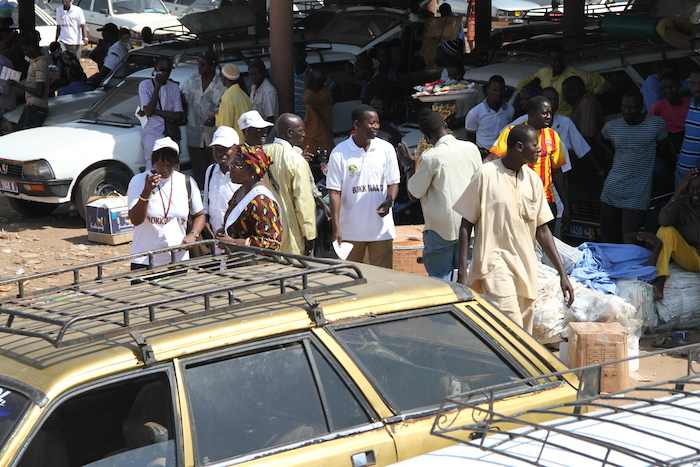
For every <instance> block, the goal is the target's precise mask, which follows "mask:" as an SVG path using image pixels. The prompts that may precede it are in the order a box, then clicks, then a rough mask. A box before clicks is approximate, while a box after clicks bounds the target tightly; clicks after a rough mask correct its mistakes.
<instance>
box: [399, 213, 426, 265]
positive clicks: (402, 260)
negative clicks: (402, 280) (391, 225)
mask: <svg viewBox="0 0 700 467" xmlns="http://www.w3.org/2000/svg"><path fill="white" fill-rule="evenodd" d="M422 257H423V226H422V225H397V226H396V238H395V239H394V264H393V269H395V270H396V271H404V272H412V273H414V274H420V275H423V276H427V275H428V271H426V270H425V266H423V262H422V261H421V262H420V263H419V262H418V258H422Z"/></svg>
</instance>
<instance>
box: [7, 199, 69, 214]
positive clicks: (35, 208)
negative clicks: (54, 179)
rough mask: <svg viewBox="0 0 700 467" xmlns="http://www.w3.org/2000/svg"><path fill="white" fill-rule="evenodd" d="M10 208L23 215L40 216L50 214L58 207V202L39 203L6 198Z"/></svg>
mask: <svg viewBox="0 0 700 467" xmlns="http://www.w3.org/2000/svg"><path fill="white" fill-rule="evenodd" d="M8 201H9V202H10V206H12V209H14V210H15V211H17V212H18V213H19V214H21V215H23V216H24V217H41V216H46V215H49V214H51V213H52V212H54V211H55V210H56V208H58V204H50V203H39V202H37V201H27V200H26V199H17V198H8Z"/></svg>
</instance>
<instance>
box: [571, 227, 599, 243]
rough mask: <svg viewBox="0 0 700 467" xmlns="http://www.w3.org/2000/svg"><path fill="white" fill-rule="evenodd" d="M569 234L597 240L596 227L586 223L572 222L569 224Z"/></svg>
mask: <svg viewBox="0 0 700 467" xmlns="http://www.w3.org/2000/svg"><path fill="white" fill-rule="evenodd" d="M569 236H570V237H576V238H585V239H586V240H595V229H594V228H593V227H588V226H586V225H578V224H571V225H570V226H569Z"/></svg>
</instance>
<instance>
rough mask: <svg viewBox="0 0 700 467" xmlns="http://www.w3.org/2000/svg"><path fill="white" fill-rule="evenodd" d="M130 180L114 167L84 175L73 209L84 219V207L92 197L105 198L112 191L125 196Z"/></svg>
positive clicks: (103, 168) (79, 183) (79, 184)
mask: <svg viewBox="0 0 700 467" xmlns="http://www.w3.org/2000/svg"><path fill="white" fill-rule="evenodd" d="M130 179H131V177H129V175H128V174H126V173H124V172H122V171H121V170H119V169H116V168H114V167H100V168H99V169H95V170H93V171H92V172H90V173H88V174H87V175H85V176H84V177H83V178H82V180H80V182H78V186H77V190H76V193H75V207H76V209H77V210H78V214H80V217H82V218H83V219H85V205H86V204H87V203H88V200H89V199H90V198H92V197H93V196H107V195H108V194H110V193H111V192H113V191H117V192H119V193H120V194H122V195H126V190H127V188H129V181H130Z"/></svg>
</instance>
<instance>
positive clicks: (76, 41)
mask: <svg viewBox="0 0 700 467" xmlns="http://www.w3.org/2000/svg"><path fill="white" fill-rule="evenodd" d="M83 24H85V15H84V14H83V10H82V8H80V7H79V6H76V5H71V7H70V10H68V11H66V10H64V9H63V6H59V7H58V8H56V25H58V26H61V32H60V33H59V35H58V41H59V42H63V43H64V44H66V45H82V44H83V29H82V27H81V26H82V25H83Z"/></svg>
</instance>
